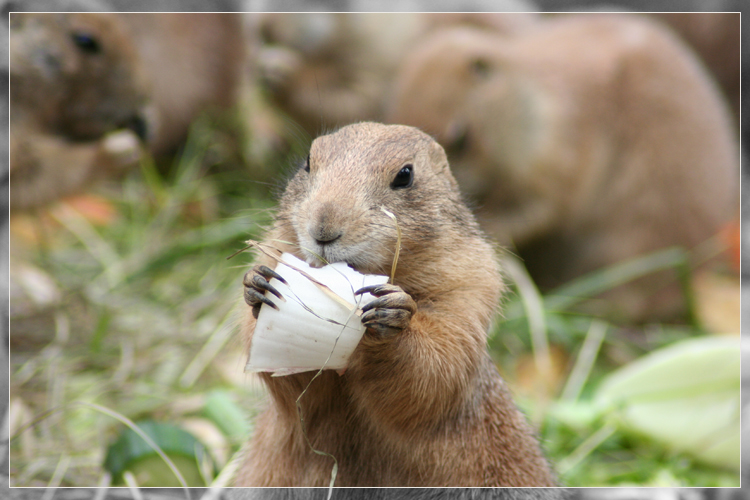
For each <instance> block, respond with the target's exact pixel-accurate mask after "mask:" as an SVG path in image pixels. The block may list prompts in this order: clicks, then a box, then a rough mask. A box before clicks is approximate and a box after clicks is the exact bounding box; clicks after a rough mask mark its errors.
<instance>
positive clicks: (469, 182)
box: [388, 14, 739, 321]
mask: <svg viewBox="0 0 750 500" xmlns="http://www.w3.org/2000/svg"><path fill="white" fill-rule="evenodd" d="M639 17H640V16H636V15H629V14H611V15H606V14H591V15H568V16H563V15H561V16H558V17H556V18H555V19H553V20H549V21H546V22H545V25H544V26H539V27H538V28H537V29H535V30H534V31H533V32H529V33H528V34H527V35H525V36H518V37H515V38H513V39H503V38H501V37H498V36H495V35H493V34H491V33H487V32H481V31H478V30H470V29H461V30H458V29H456V30H446V31H443V32H441V33H436V34H435V35H434V36H433V37H432V38H430V39H428V40H425V41H424V43H423V44H422V45H421V46H420V47H418V48H416V49H415V50H414V51H413V53H411V54H410V55H409V56H408V57H407V58H406V60H405V61H404V63H403V66H402V68H403V69H402V71H401V73H400V75H399V78H398V81H397V82H396V87H397V90H396V92H395V97H394V100H393V102H392V103H391V105H392V106H391V111H390V113H389V116H388V120H389V121H392V122H394V123H406V124H409V125H414V126H417V127H420V128H422V129H423V130H425V131H426V132H428V133H431V134H434V135H435V136H436V138H437V139H438V141H439V142H440V143H441V144H443V145H444V146H445V147H446V150H447V151H448V154H449V155H450V156H451V162H452V163H453V167H454V172H455V174H456V178H457V179H458V180H459V184H461V186H462V188H463V189H465V190H466V191H467V192H468V193H469V195H471V196H472V197H473V198H474V199H476V200H477V201H478V202H479V204H480V205H481V206H482V208H481V210H480V212H479V213H478V217H479V220H480V224H482V226H483V227H484V228H485V229H487V230H488V231H489V232H490V233H491V234H492V235H493V236H496V237H497V238H499V239H500V240H501V241H502V242H504V243H510V242H512V243H514V244H515V245H517V247H518V250H519V251H520V253H521V256H522V257H524V258H525V259H526V261H527V264H528V265H529V267H530V270H531V272H532V274H533V276H534V277H535V279H536V280H537V281H538V282H539V283H540V284H541V285H542V286H543V287H545V288H550V287H553V286H556V285H559V284H561V283H563V282H565V281H568V280H570V279H571V278H573V277H575V276H578V275H580V274H582V273H584V272H587V271H591V270H593V269H597V268H600V267H603V266H607V265H611V264H613V263H615V262H618V261H622V260H624V259H628V258H631V257H635V256H638V255H641V254H646V253H649V252H651V251H655V250H657V249H659V248H662V247H667V246H671V245H681V246H684V247H687V248H693V247H694V246H696V245H698V244H700V243H701V242H703V241H705V240H706V239H708V238H709V237H711V236H712V235H713V234H715V233H716V232H717V231H718V230H719V228H720V227H721V225H722V224H723V223H724V222H725V221H727V220H729V219H730V218H731V216H732V215H733V214H734V211H735V210H736V204H737V188H738V177H737V174H738V156H739V152H738V148H737V144H736V142H735V137H734V134H733V131H732V129H731V121H730V119H729V116H728V113H727V110H726V109H725V106H724V103H723V102H722V100H721V98H720V96H719V95H718V93H717V90H716V89H715V87H714V85H713V84H712V82H711V81H710V78H709V77H707V75H706V72H705V71H704V69H703V68H702V66H701V65H700V64H698V62H697V61H696V59H695V57H694V56H693V55H692V54H691V53H690V51H689V50H687V49H686V48H685V47H684V46H683V44H682V43H681V42H680V41H679V40H677V39H676V37H674V36H672V35H671V34H670V33H669V32H668V31H667V30H665V29H663V28H662V27H660V26H659V25H657V23H654V22H650V21H649V20H648V19H645V18H644V19H641V18H639ZM664 280H665V276H658V277H654V278H653V279H649V280H642V281H640V282H638V283H636V284H634V285H633V286H632V287H630V288H629V289H625V288H621V289H619V290H618V291H617V292H615V293H614V294H613V296H612V299H613V300H612V302H611V304H612V311H611V314H612V316H613V317H615V318H619V319H622V318H628V319H630V320H636V321H638V320H646V319H659V318H662V319H664V318H670V317H673V316H674V315H675V314H678V313H679V311H680V310H681V307H682V303H681V301H680V299H679V294H678V291H677V288H676V287H673V288H671V289H668V290H663V289H662V288H663V286H662V285H663V284H664ZM655 292H657V293H658V295H657V296H654V293H655Z"/></svg>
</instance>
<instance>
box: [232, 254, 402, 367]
mask: <svg viewBox="0 0 750 500" xmlns="http://www.w3.org/2000/svg"><path fill="white" fill-rule="evenodd" d="M281 260H282V262H280V263H279V264H278V265H277V266H276V269H275V271H276V272H277V273H278V274H280V275H281V276H282V277H283V278H284V279H285V280H286V281H287V283H288V286H287V285H285V284H283V283H281V282H280V281H278V280H277V279H275V278H272V279H271V281H270V282H269V283H270V284H271V285H272V286H273V287H274V288H276V290H278V291H279V293H281V295H282V296H283V297H284V298H285V299H286V301H282V300H280V299H278V298H277V297H275V296H274V295H272V294H271V293H269V292H266V297H268V298H269V299H271V300H272V301H273V302H274V304H276V305H277V306H278V308H279V310H278V311H277V310H275V309H273V308H272V307H268V306H266V305H264V306H262V307H261V308H260V312H259V314H258V320H257V322H256V324H255V331H254V332H253V338H252V341H251V343H250V358H249V360H248V362H247V366H246V367H245V371H249V372H271V373H273V374H274V376H281V375H291V374H292V373H300V372H306V371H311V370H319V369H320V368H322V367H323V366H325V368H326V369H332V370H342V369H344V368H346V366H347V364H348V362H349V357H350V356H351V355H352V353H353V352H354V349H355V348H356V347H357V344H359V341H360V339H361V338H362V335H363V334H364V333H365V327H364V325H362V322H361V320H360V315H359V314H357V311H358V309H360V308H361V307H362V306H364V305H365V304H367V303H368V302H371V301H372V300H374V299H375V297H373V296H372V295H370V294H369V293H366V294H363V295H358V296H356V297H355V296H354V292H355V291H356V290H358V289H360V288H362V287H364V286H369V285H377V284H382V283H386V282H387V281H388V277H387V276H378V275H372V274H368V275H364V274H360V273H358V272H357V271H355V270H354V269H352V268H350V267H349V266H348V265H346V264H345V263H343V262H337V263H335V264H330V265H328V266H325V267H321V268H313V267H310V266H308V265H307V264H306V263H305V262H303V261H301V260H300V259H298V258H296V257H295V256H293V255H291V254H288V253H285V254H283V255H282V256H281ZM287 264H289V265H287ZM293 268H296V269H299V270H301V271H304V272H305V273H307V274H308V275H310V276H311V277H313V278H314V279H315V280H317V281H318V282H320V283H323V284H325V285H326V286H327V287H328V288H329V289H330V290H331V291H332V292H334V293H335V294H336V295H338V296H339V297H340V298H341V299H343V301H345V302H346V303H348V304H349V306H348V307H345V306H344V304H343V303H342V301H337V300H335V299H334V298H332V297H331V296H330V295H329V294H328V293H326V292H325V291H324V290H322V289H321V287H320V286H319V285H318V284H316V283H314V282H313V281H311V280H310V279H308V278H307V277H306V276H304V275H302V274H301V273H299V272H298V271H296V270H295V269H293ZM329 358H330V359H329ZM326 361H327V362H326Z"/></svg>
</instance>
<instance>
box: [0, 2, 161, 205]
mask: <svg viewBox="0 0 750 500" xmlns="http://www.w3.org/2000/svg"><path fill="white" fill-rule="evenodd" d="M9 54H10V67H9V81H10V98H11V104H10V124H11V126H10V128H11V130H10V160H11V161H10V190H11V192H12V194H11V197H10V205H11V208H12V209H26V208H32V207H35V206H39V205H42V204H45V203H48V202H50V201H52V200H54V199H56V198H59V197H62V196H66V195H69V194H73V193H76V192H77V191H78V190H80V189H82V188H83V187H84V186H86V185H87V184H88V183H90V182H91V181H93V180H94V179H95V178H97V177H99V176H102V175H104V174H106V173H107V172H110V173H111V172H112V171H117V170H120V169H122V168H125V167H127V166H130V165H132V164H134V163H135V161H137V159H138V158H139V157H140V152H141V149H140V148H141V145H140V142H141V141H143V140H145V139H146V138H147V136H148V133H149V129H150V124H149V113H150V112H149V110H148V92H149V83H148V82H149V80H148V77H147V75H146V74H145V73H144V71H143V69H142V67H141V65H140V61H139V59H138V55H137V54H136V52H135V49H134V47H133V46H132V44H131V43H130V36H129V34H128V33H127V32H126V31H125V30H123V28H122V26H120V23H119V22H118V21H117V20H116V19H115V18H114V17H113V16H112V15H109V14H98V13H76V14H72V13H50V14H32V13H14V14H11V16H10V44H9ZM116 130H119V131H120V132H118V133H117V134H116V135H117V136H116V137H110V138H106V139H103V137H104V136H105V135H106V134H109V133H112V132H113V131H116Z"/></svg>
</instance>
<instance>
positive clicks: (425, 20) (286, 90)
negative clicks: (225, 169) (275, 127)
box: [257, 12, 536, 137]
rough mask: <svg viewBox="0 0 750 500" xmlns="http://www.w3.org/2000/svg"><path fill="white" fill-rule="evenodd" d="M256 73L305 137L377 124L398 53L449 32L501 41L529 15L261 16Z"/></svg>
mask: <svg viewBox="0 0 750 500" xmlns="http://www.w3.org/2000/svg"><path fill="white" fill-rule="evenodd" d="M258 16H259V17H258V21H257V24H258V30H259V33H260V37H261V39H262V41H263V45H262V46H261V49H260V51H259V58H258V65H259V70H258V71H259V73H260V78H261V81H262V83H263V84H264V85H265V87H266V88H267V90H268V91H269V93H270V96H271V97H272V99H273V100H274V102H275V103H276V104H277V105H278V106H279V107H280V108H281V110H282V111H284V112H285V113H286V114H288V115H289V117H291V118H292V119H293V120H294V121H295V122H296V123H298V124H299V125H301V126H302V128H303V129H304V130H305V131H306V132H307V133H308V134H310V135H311V136H312V137H314V136H316V135H318V134H319V133H322V132H324V131H326V130H330V129H331V128H335V127H338V126H342V125H346V124H348V123H352V122H356V121H366V120H375V121H378V120H382V118H383V108H384V105H385V102H386V100H387V97H388V94H389V89H390V85H391V83H392V79H393V76H394V74H395V72H396V69H397V67H398V64H399V62H400V61H401V59H402V57H403V55H404V53H405V50H407V48H408V47H410V46H412V45H414V44H415V43H416V42H418V41H419V40H420V39H421V38H422V37H423V36H425V34H426V33H428V32H429V31H431V30H433V29H437V28H438V27H440V26H445V25H449V24H472V25H476V26H480V27H482V28H484V29H488V30H493V31H496V32H498V33H502V34H504V35H508V36H510V35H514V34H516V33H518V32H522V31H524V30H526V29H528V28H529V27H531V26H532V25H533V24H534V22H535V20H536V15H535V14H534V13H521V14H505V13H483V14H477V13H447V14H423V13H331V12H322V13H295V14H289V13H268V14H259V15H258Z"/></svg>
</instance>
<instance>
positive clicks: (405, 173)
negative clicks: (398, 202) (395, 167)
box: [391, 163, 414, 189]
mask: <svg viewBox="0 0 750 500" xmlns="http://www.w3.org/2000/svg"><path fill="white" fill-rule="evenodd" d="M412 182H414V166H413V165H412V164H411V163H407V164H406V165H404V166H403V167H401V170H399V171H398V173H397V174H396V177H395V178H394V179H393V182H391V189H406V188H408V187H411V184H412Z"/></svg>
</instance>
